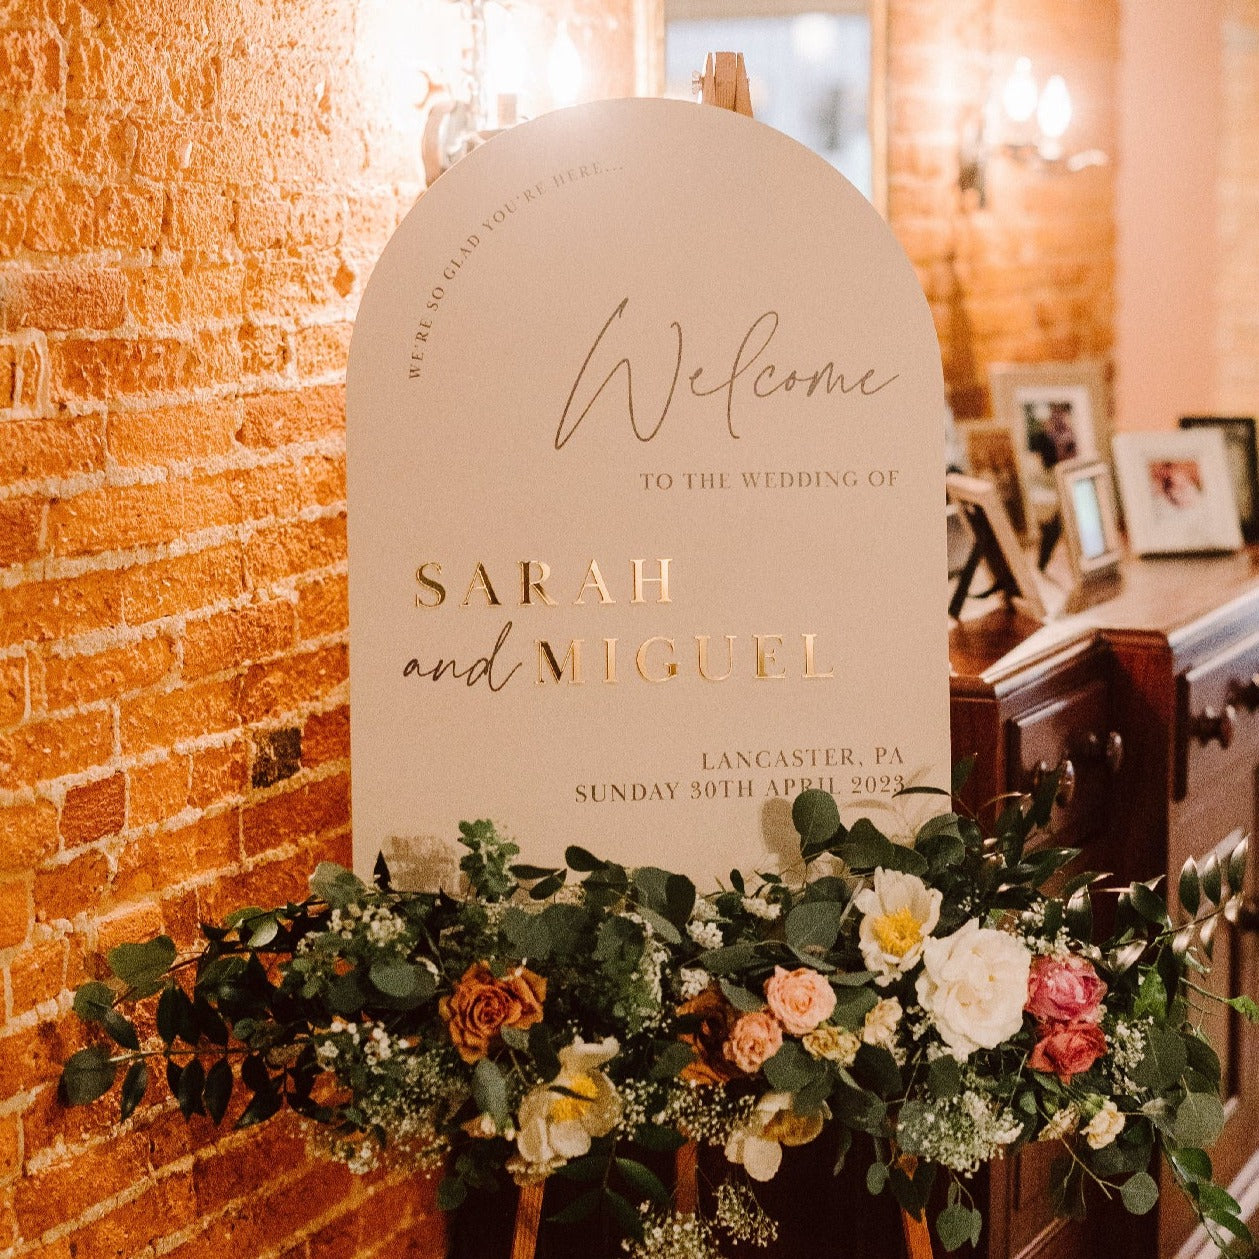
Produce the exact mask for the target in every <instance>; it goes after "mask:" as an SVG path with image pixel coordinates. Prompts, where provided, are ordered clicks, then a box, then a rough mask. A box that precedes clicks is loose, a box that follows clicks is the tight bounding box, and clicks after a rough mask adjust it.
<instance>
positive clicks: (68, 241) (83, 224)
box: [24, 184, 96, 254]
mask: <svg viewBox="0 0 1259 1259" xmlns="http://www.w3.org/2000/svg"><path fill="white" fill-rule="evenodd" d="M24 240H25V244H26V247H27V249H33V250H37V251H39V252H42V253H54V254H67V253H75V252H77V251H78V250H81V249H89V248H91V246H92V245H94V244H95V243H96V204H95V201H94V199H93V197H92V194H91V193H90V192H89V191H88V190H87V189H86V188H84V187H82V186H80V185H78V184H45V185H42V186H41V187H38V188H36V189H35V191H34V192H33V193H32V194H31V199H30V200H29V201H28V202H27V204H26V236H25V238H24Z"/></svg>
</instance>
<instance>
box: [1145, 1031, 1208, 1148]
mask: <svg viewBox="0 0 1259 1259" xmlns="http://www.w3.org/2000/svg"><path fill="white" fill-rule="evenodd" d="M1187 1064H1188V1056H1187V1054H1186V1052H1185V1043H1184V1041H1183V1040H1182V1039H1181V1038H1180V1037H1179V1036H1178V1035H1177V1034H1176V1033H1175V1032H1173V1031H1171V1030H1170V1029H1169V1028H1165V1027H1158V1026H1155V1027H1151V1028H1150V1029H1149V1030H1148V1031H1147V1032H1146V1043H1145V1053H1144V1055H1143V1056H1142V1058H1141V1061H1140V1062H1138V1063H1137V1065H1136V1067H1135V1068H1134V1070H1133V1075H1134V1076H1135V1078H1136V1081H1137V1083H1138V1084H1143V1085H1145V1087H1146V1088H1148V1089H1149V1090H1150V1091H1151V1092H1152V1093H1162V1092H1165V1091H1166V1090H1167V1089H1169V1088H1171V1087H1172V1085H1173V1084H1175V1083H1176V1081H1177V1080H1179V1079H1180V1076H1181V1072H1183V1071H1184V1069H1185V1067H1186V1065H1187ZM1183 1144H1186V1145H1200V1144H1201V1142H1199V1141H1185V1142H1183Z"/></svg>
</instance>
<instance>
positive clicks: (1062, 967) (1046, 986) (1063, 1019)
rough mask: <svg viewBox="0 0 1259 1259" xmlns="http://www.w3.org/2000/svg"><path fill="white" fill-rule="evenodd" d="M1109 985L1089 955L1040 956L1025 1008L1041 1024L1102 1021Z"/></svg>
mask: <svg viewBox="0 0 1259 1259" xmlns="http://www.w3.org/2000/svg"><path fill="white" fill-rule="evenodd" d="M1105 995H1106V984H1105V983H1104V982H1103V981H1102V980H1101V979H1099V978H1098V975H1097V972H1096V971H1095V970H1094V969H1093V963H1092V962H1090V961H1089V960H1088V959H1087V958H1083V957H1075V956H1074V955H1072V956H1070V957H1038V958H1036V960H1035V961H1034V962H1033V963H1032V971H1031V974H1030V975H1029V976H1028V980H1027V1005H1025V1006H1024V1007H1023V1008H1024V1009H1025V1010H1026V1011H1027V1012H1028V1013H1029V1014H1031V1015H1032V1016H1033V1017H1034V1018H1035V1019H1036V1021H1037V1022H1038V1023H1099V1022H1101V1018H1102V998H1103V997H1104V996H1105Z"/></svg>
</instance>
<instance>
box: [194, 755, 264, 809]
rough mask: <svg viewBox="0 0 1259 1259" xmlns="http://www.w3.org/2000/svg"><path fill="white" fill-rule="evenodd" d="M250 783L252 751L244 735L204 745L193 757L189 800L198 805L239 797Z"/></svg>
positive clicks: (202, 807) (203, 806)
mask: <svg viewBox="0 0 1259 1259" xmlns="http://www.w3.org/2000/svg"><path fill="white" fill-rule="evenodd" d="M248 785H249V752H248V749H247V748H246V746H245V741H244V739H234V740H233V741H232V742H230V743H226V744H222V745H220V746H218V747H212V748H203V749H201V750H200V751H198V752H197V753H196V754H195V755H194V756H193V758H192V785H191V787H190V788H189V792H188V800H189V803H190V804H192V805H194V806H195V807H197V808H199V809H208V808H209V807H210V806H211V805H213V804H219V803H221V802H222V801H224V800H232V799H236V798H238V797H240V796H241V795H242V794H243V793H244V791H245V788H246V787H247V786H248Z"/></svg>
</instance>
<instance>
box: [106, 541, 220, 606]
mask: <svg viewBox="0 0 1259 1259" xmlns="http://www.w3.org/2000/svg"><path fill="white" fill-rule="evenodd" d="M244 589H245V577H244V566H243V556H242V553H241V549H240V547H239V546H238V545H237V544H235V543H232V544H231V545H228V546H216V547H210V548H209V549H207V550H205V551H194V552H193V553H192V554H191V555H181V556H178V557H177V558H175V559H168V560H158V561H157V562H156V563H153V564H142V565H139V566H137V567H136V568H132V569H129V570H128V571H127V573H126V576H125V578H124V579H123V583H122V599H121V602H122V606H123V609H124V611H125V613H126V618H127V623H128V624H129V625H143V624H144V623H145V622H146V621H152V620H155V619H156V618H158V617H162V616H173V615H174V614H176V613H178V612H184V611H194V610H196V609H197V608H202V607H206V606H207V605H209V604H214V603H219V602H222V601H223V600H227V599H234V598H236V596H237V595H239V594H241V593H242V592H243V591H244Z"/></svg>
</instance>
